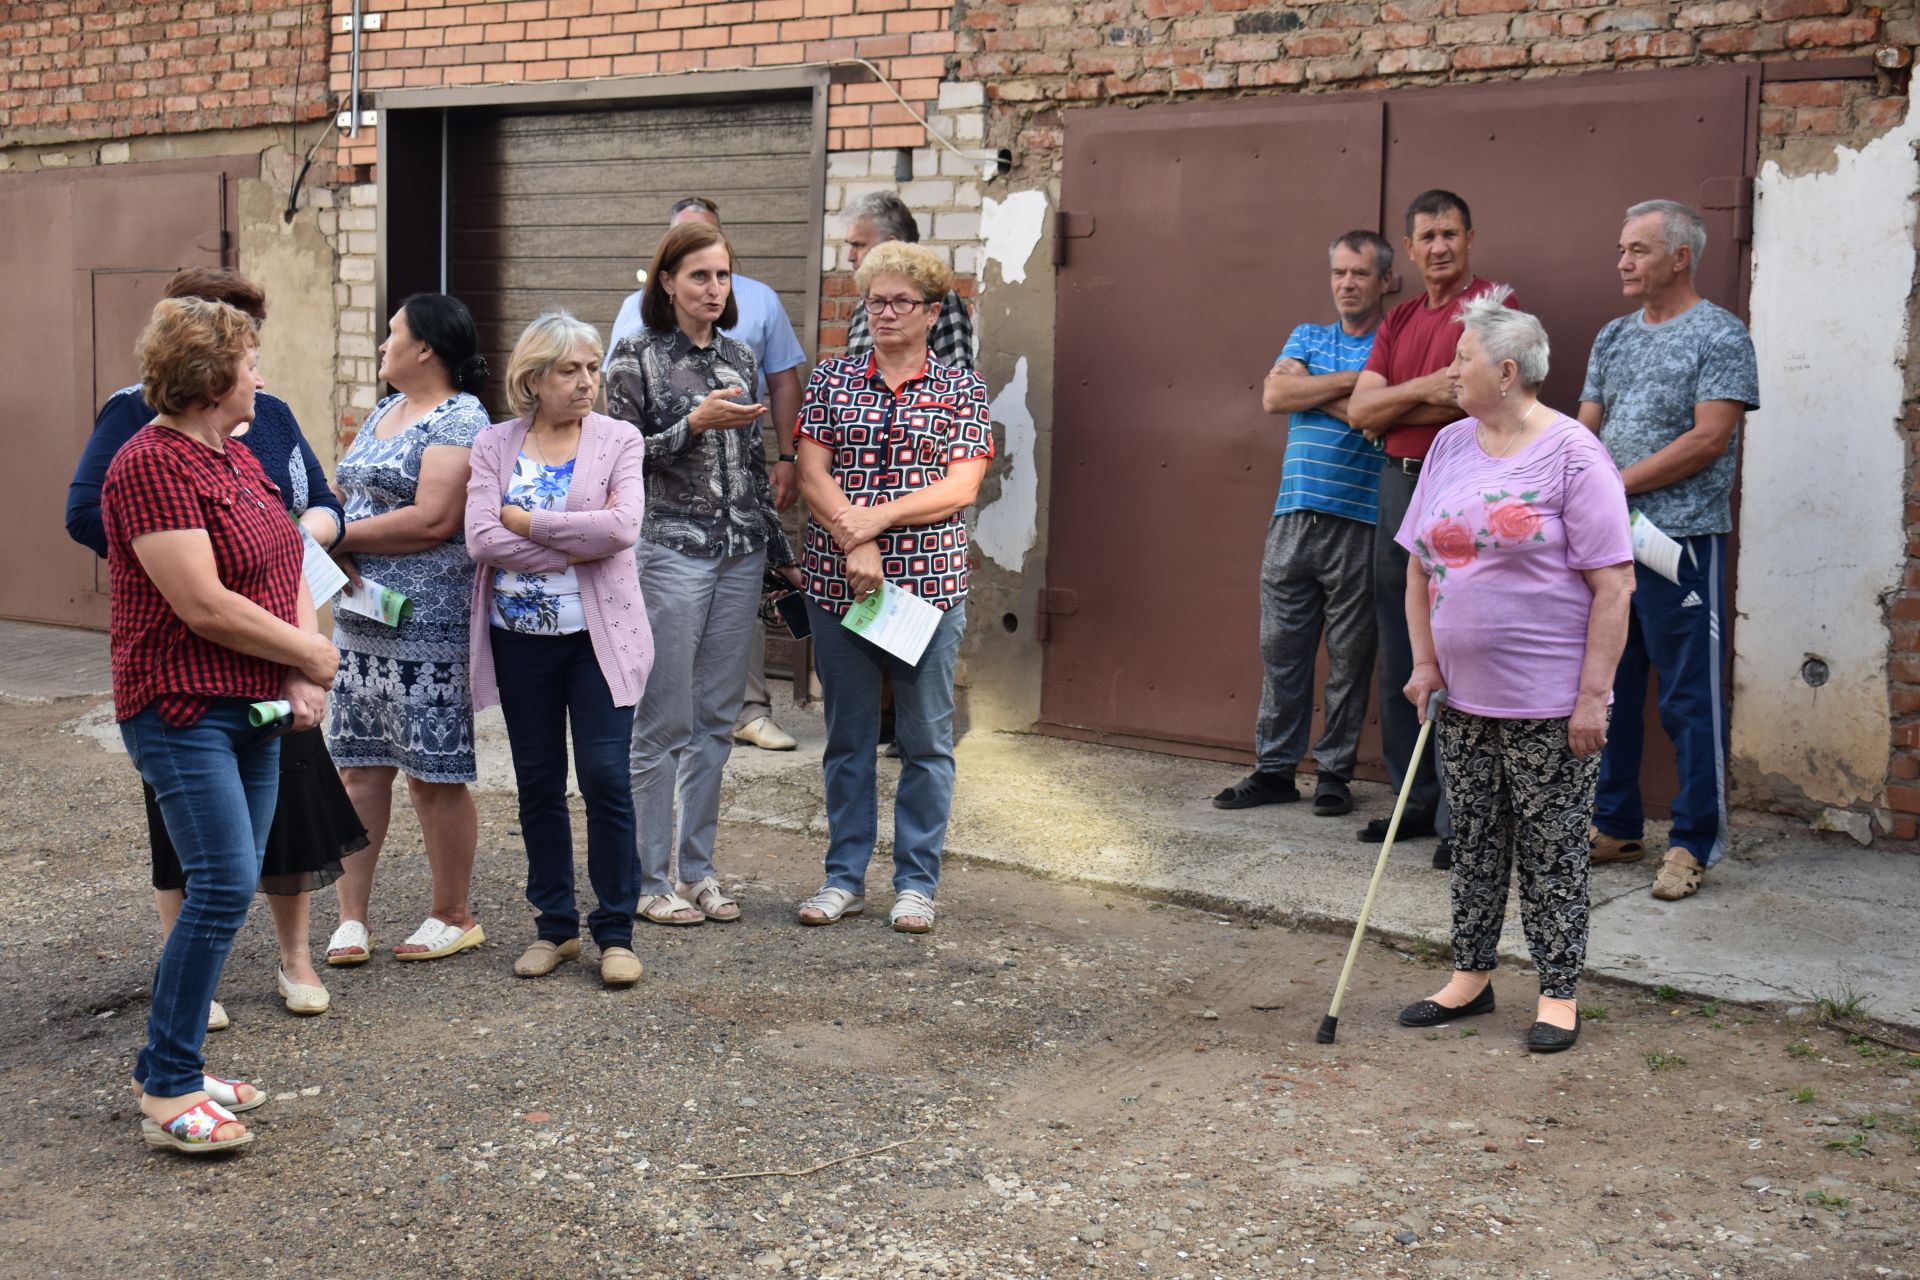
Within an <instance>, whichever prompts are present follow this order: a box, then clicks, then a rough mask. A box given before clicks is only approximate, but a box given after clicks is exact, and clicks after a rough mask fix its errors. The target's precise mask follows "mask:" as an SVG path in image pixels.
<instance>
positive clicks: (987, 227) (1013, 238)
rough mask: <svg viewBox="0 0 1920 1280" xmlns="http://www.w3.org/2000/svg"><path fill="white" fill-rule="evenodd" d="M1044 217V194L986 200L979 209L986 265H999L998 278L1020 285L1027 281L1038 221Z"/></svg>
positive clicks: (989, 198) (1045, 213)
mask: <svg viewBox="0 0 1920 1280" xmlns="http://www.w3.org/2000/svg"><path fill="white" fill-rule="evenodd" d="M1046 215H1047V194H1046V192H1044V191H1016V192H1014V193H1013V194H1012V195H1010V196H1008V197H1007V198H1006V199H1005V200H1004V201H1000V200H995V199H994V198H993V197H992V196H988V197H986V199H985V201H984V202H983V203H982V204H981V208H980V238H981V239H982V240H984V241H985V242H986V254H987V261H988V262H997V263H999V264H1000V278H1001V279H1002V280H1003V281H1005V282H1006V283H1008V284H1019V283H1020V282H1021V281H1023V280H1025V279H1026V278H1027V259H1028V258H1030V257H1032V256H1033V250H1034V247H1035V246H1036V245H1038V244H1039V243H1040V231H1041V221H1042V219H1044V218H1045V217H1046Z"/></svg>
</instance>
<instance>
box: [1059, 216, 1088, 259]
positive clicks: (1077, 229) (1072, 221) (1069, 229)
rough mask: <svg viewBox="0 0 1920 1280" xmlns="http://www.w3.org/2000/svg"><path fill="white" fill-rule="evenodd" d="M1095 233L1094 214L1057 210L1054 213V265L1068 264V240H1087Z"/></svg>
mask: <svg viewBox="0 0 1920 1280" xmlns="http://www.w3.org/2000/svg"><path fill="white" fill-rule="evenodd" d="M1092 234H1093V215H1092V214H1090V213H1068V212H1067V211H1066V210H1064V209H1060V210H1056V211H1055V212H1054V215H1053V265H1054V266H1056V267H1063V266H1065V265H1066V264H1067V241H1069V240H1085V239H1086V238H1087V237H1088V236H1090V235H1092Z"/></svg>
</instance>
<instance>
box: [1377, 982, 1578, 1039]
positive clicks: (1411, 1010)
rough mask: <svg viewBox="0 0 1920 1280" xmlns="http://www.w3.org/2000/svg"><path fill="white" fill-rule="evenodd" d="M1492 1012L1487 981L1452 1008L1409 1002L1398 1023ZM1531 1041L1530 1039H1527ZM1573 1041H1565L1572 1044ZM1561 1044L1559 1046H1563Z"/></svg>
mask: <svg viewBox="0 0 1920 1280" xmlns="http://www.w3.org/2000/svg"><path fill="white" fill-rule="evenodd" d="M1492 1012H1493V984H1492V983H1491V982H1489V983H1488V984H1487V985H1486V986H1484V987H1482V988H1481V989H1480V994H1479V995H1477V996H1475V997H1474V998H1473V999H1471V1000H1469V1001H1467V1002H1466V1003H1465V1004H1463V1005H1456V1006H1454V1007H1452V1008H1449V1007H1448V1006H1446V1005H1444V1004H1438V1003H1436V1002H1434V1001H1432V1000H1422V1001H1420V1002H1418V1003H1417V1004H1410V1005H1408V1006H1407V1007H1406V1008H1404V1009H1402V1010H1401V1011H1400V1025H1401V1026H1403V1027H1437V1026H1439V1025H1440V1024H1441V1023H1443V1022H1452V1021H1453V1020H1454V1019H1456V1018H1471V1017H1473V1016H1474V1015H1476V1014H1481V1013H1492ZM1563 1034H1564V1033H1563ZM1528 1043H1529V1044H1531V1043H1532V1041H1531V1039H1529V1041H1528ZM1572 1043H1573V1041H1571V1040H1569V1041H1567V1044H1572ZM1565 1047H1566V1045H1562V1046H1561V1048H1563V1049H1564V1048H1565Z"/></svg>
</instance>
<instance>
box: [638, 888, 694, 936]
mask: <svg viewBox="0 0 1920 1280" xmlns="http://www.w3.org/2000/svg"><path fill="white" fill-rule="evenodd" d="M683 911H691V912H693V919H691V920H682V919H680V918H679V917H680V914H681V912H683ZM633 914H634V917H635V918H636V919H639V920H645V921H646V922H647V923H648V924H666V925H678V926H680V927H681V928H685V927H686V926H688V925H695V924H705V923H706V922H707V917H706V914H705V913H704V912H702V911H701V910H700V908H698V907H696V906H694V905H693V904H692V903H691V902H688V901H687V900H686V899H685V898H683V897H681V896H680V895H679V894H677V893H649V894H644V895H642V897H641V899H640V901H639V902H637V903H635V904H634V908H633Z"/></svg>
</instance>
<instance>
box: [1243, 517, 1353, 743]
mask: <svg viewBox="0 0 1920 1280" xmlns="http://www.w3.org/2000/svg"><path fill="white" fill-rule="evenodd" d="M1323 628H1324V630H1325V632H1326V637H1327V687H1326V709H1327V710H1326V724H1325V727H1324V728H1323V730H1322V731H1321V734H1320V740H1319V741H1318V742H1316V743H1314V744H1313V758H1314V759H1315V760H1316V761H1318V762H1319V766H1320V772H1321V773H1322V774H1327V775H1331V776H1333V777H1337V778H1343V779H1349V780H1350V779H1351V778H1352V777H1353V761H1354V757H1355V755H1356V754H1358V752H1359V749H1360V728H1361V726H1362V725H1363V724H1365V723H1366V719H1367V687H1368V685H1369V684H1370V683H1371V682H1370V680H1369V679H1368V677H1369V675H1370V674H1371V673H1372V671H1373V651H1374V637H1375V630H1374V628H1375V624H1374V610H1373V526H1372V525H1370V524H1365V523H1362V522H1361V521H1359V520H1349V519H1347V518H1346V517H1344V516H1335V515H1328V514H1326V513H1324V512H1320V511H1289V512H1287V513H1286V514H1285V515H1279V516H1275V517H1274V518H1273V522H1272V523H1271V524H1269V525H1268V526H1267V548H1266V554H1265V555H1263V556H1262V557H1261V560H1260V657H1261V659H1262V661H1263V662H1264V663H1265V664H1266V679H1265V680H1264V681H1263V682H1262V683H1261V686H1260V718H1259V719H1258V720H1257V721H1255V722H1254V730H1253V740H1254V750H1255V751H1256V752H1257V753H1258V765H1257V767H1258V768H1259V769H1260V770H1261V771H1262V772H1266V773H1292V772H1293V770H1294V767H1295V766H1296V765H1298V764H1299V763H1300V761H1301V759H1302V758H1303V757H1304V756H1305V755H1306V754H1307V735H1308V734H1309V733H1310V732H1311V731H1312V728H1313V666H1314V658H1315V656H1316V655H1317V653H1318V651H1319V648H1320V634H1321V631H1322V629H1323Z"/></svg>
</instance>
